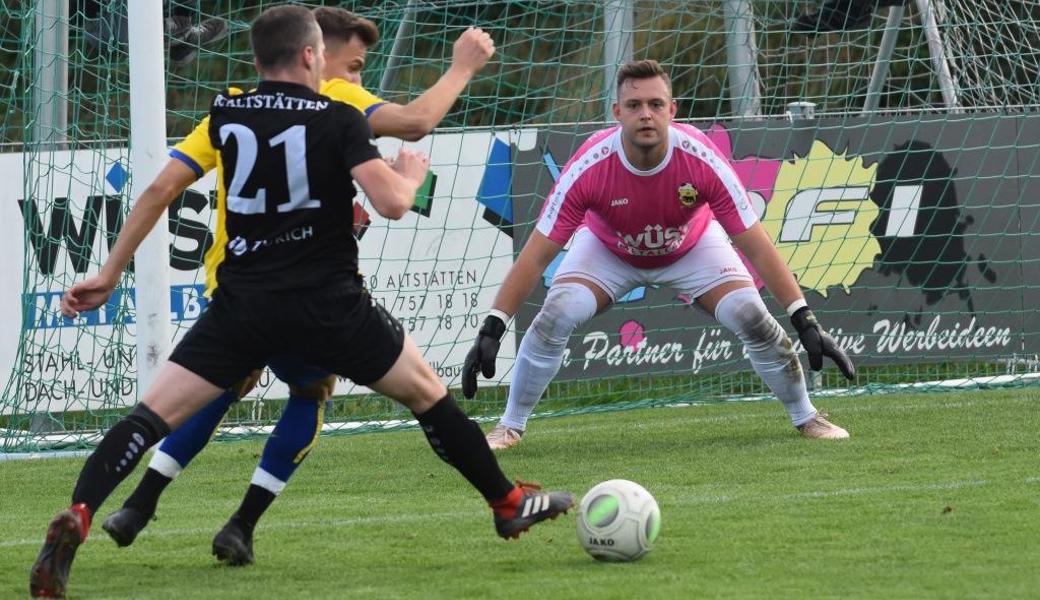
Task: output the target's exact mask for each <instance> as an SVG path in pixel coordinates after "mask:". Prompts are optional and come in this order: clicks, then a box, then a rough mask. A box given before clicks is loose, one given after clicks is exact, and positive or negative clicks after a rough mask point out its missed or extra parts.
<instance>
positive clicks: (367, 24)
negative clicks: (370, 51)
mask: <svg viewBox="0 0 1040 600" xmlns="http://www.w3.org/2000/svg"><path fill="white" fill-rule="evenodd" d="M314 18H315V19H316V20H317V21H318V26H319V27H321V34H322V35H323V36H325V43H326V44H328V43H329V42H333V43H335V42H349V41H350V38H353V37H357V38H358V39H359V40H361V43H362V44H364V45H365V47H366V48H371V47H372V46H375V45H376V44H377V43H379V28H378V27H376V24H375V23H373V22H372V21H369V20H368V19H366V18H364V17H359V16H357V15H355V14H354V13H352V12H350V11H349V10H347V9H345V8H335V7H331V6H319V7H318V8H315V9H314Z"/></svg>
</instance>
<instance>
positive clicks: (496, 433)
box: [487, 423, 524, 450]
mask: <svg viewBox="0 0 1040 600" xmlns="http://www.w3.org/2000/svg"><path fill="white" fill-rule="evenodd" d="M523 436H524V432H523V430H521V429H513V428H512V427H506V426H505V425H503V424H501V423H499V424H498V425H495V428H494V429H492V430H491V431H489V432H488V434H487V443H488V446H490V447H491V449H492V450H505V449H506V448H512V447H513V446H515V445H517V444H519V443H520V438H522V437H523Z"/></svg>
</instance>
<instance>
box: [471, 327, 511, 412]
mask: <svg viewBox="0 0 1040 600" xmlns="http://www.w3.org/2000/svg"><path fill="white" fill-rule="evenodd" d="M505 332H506V324H505V322H503V321H502V319H500V318H498V317H496V316H495V315H488V316H487V317H486V318H485V319H484V325H482V326H481V328H480V333H478V334H477V341H475V342H473V347H472V348H470V350H469V354H467V355H466V364H465V365H464V366H463V367H462V395H463V396H465V397H466V398H472V397H473V396H475V395H476V394H477V372H478V371H479V372H480V373H483V374H484V377H485V378H486V379H491V378H492V377H494V376H495V358H497V357H498V346H499V344H500V340H501V339H502V335H503V334H504V333H505Z"/></svg>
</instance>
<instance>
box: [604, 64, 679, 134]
mask: <svg viewBox="0 0 1040 600" xmlns="http://www.w3.org/2000/svg"><path fill="white" fill-rule="evenodd" d="M674 117H675V102H674V101H673V100H672V94H671V92H670V91H669V90H668V84H667V83H666V82H665V81H664V79H662V78H660V77H650V78H647V79H628V80H626V81H625V82H624V83H623V84H622V85H621V87H620V88H619V89H618V100H617V103H616V104H614V118H616V119H617V120H618V121H620V122H621V131H622V133H623V134H624V136H625V138H626V139H627V140H628V141H629V143H631V144H632V145H633V146H636V147H639V148H645V149H650V148H653V147H656V146H659V145H663V144H667V143H668V124H669V123H671V121H672V118H674Z"/></svg>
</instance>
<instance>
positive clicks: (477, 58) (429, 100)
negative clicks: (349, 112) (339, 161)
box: [368, 27, 495, 141]
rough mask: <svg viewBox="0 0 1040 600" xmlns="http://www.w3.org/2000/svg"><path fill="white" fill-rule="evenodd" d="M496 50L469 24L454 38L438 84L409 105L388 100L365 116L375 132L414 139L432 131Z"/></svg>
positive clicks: (480, 31)
mask: <svg viewBox="0 0 1040 600" xmlns="http://www.w3.org/2000/svg"><path fill="white" fill-rule="evenodd" d="M494 53H495V42H494V41H493V40H492V39H491V36H490V35H488V34H487V32H485V31H484V30H482V29H479V28H473V27H470V28H469V29H467V30H466V31H464V32H463V33H462V35H460V36H459V38H458V39H457V40H455V45H454V47H453V48H452V60H451V67H449V68H448V70H447V71H445V73H444V75H442V76H441V78H440V79H438V80H437V83H435V84H433V86H432V87H431V88H430V89H428V90H426V92H424V93H423V94H422V95H421V96H419V97H418V98H416V99H415V100H413V101H411V102H409V103H408V104H404V105H401V104H393V103H387V104H384V105H383V106H380V107H379V109H378V110H376V111H374V112H373V113H372V114H371V115H370V116H369V118H368V122H369V125H370V126H371V127H372V131H373V132H375V134H376V135H387V136H391V137H396V138H401V139H404V140H408V141H415V140H418V139H420V138H422V137H423V136H425V135H427V134H428V133H430V132H431V131H433V129H434V127H436V126H437V124H438V123H440V122H441V119H443V118H444V115H446V114H448V111H449V110H451V106H452V105H453V104H454V103H455V100H456V99H457V98H458V97H459V94H461V93H462V90H464V89H465V88H466V86H467V85H468V84H469V82H470V80H471V79H473V76H474V75H476V74H477V73H478V72H479V71H480V70H481V69H483V68H484V65H486V64H487V62H488V60H489V59H490V58H491V57H492V56H493V55H494Z"/></svg>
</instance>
